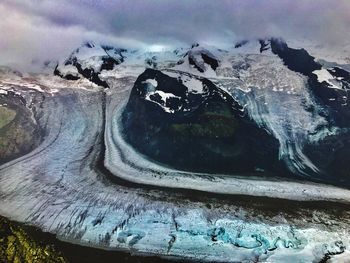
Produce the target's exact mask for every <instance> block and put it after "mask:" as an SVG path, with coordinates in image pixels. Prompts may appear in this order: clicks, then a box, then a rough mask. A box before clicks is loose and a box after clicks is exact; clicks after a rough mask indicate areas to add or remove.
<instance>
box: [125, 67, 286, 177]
mask: <svg viewBox="0 0 350 263" xmlns="http://www.w3.org/2000/svg"><path fill="white" fill-rule="evenodd" d="M166 74H167V72H164V73H162V72H160V71H156V70H151V69H147V70H146V71H145V72H144V73H143V74H142V75H140V76H139V77H138V79H137V81H136V82H135V85H134V88H133V90H132V91H131V95H130V99H129V102H128V104H127V106H126V108H125V111H124V114H123V123H124V131H125V137H126V138H127V140H128V142H129V143H130V144H131V145H133V146H135V147H136V149H138V150H139V151H140V152H141V153H143V154H146V155H147V156H150V157H151V158H153V159H155V160H157V161H159V162H162V163H164V164H167V165H170V166H174V167H176V168H178V169H185V170H192V171H202V172H203V171H204V172H242V173H253V172H255V171H256V170H257V169H260V170H270V171H275V172H276V171H277V170H278V169H281V167H279V165H278V148H279V144H278V141H277V140H275V139H274V138H272V136H270V135H268V134H267V133H266V132H265V131H264V130H260V129H259V128H258V127H257V126H256V125H254V123H253V122H251V121H250V120H248V119H247V118H245V117H243V115H242V107H241V106H240V105H239V104H238V103H237V102H236V101H235V100H234V99H233V98H232V97H231V96H229V95H228V94H226V93H225V92H223V91H222V90H220V89H218V88H217V87H216V86H215V85H214V84H213V83H212V82H211V81H209V80H208V79H205V78H196V77H195V76H191V75H189V76H186V78H190V79H191V81H196V82H197V85H199V86H201V91H200V92H198V91H196V92H195V93H194V92H193V91H191V89H190V88H191V86H189V87H187V86H185V85H189V84H186V82H185V83H183V82H182V80H181V75H179V76H178V78H176V77H175V76H174V75H172V76H173V77H169V76H168V75H166ZM168 74H170V73H168ZM172 74H174V73H172ZM175 74H176V73H175ZM152 83H153V84H152Z"/></svg>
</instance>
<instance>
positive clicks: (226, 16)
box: [0, 0, 350, 67]
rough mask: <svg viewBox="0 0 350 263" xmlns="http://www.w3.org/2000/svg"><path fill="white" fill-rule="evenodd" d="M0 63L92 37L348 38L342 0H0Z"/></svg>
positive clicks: (23, 62)
mask: <svg viewBox="0 0 350 263" xmlns="http://www.w3.org/2000/svg"><path fill="white" fill-rule="evenodd" d="M0 15H1V18H2V19H1V20H0V33H1V36H0V64H6V65H17V66H22V67H30V66H31V65H32V64H33V63H35V62H37V61H39V62H42V61H45V60H55V59H58V58H60V57H64V56H65V55H67V54H68V53H69V52H70V51H71V50H72V49H74V48H76V47H77V46H79V45H80V44H81V43H82V42H84V41H88V40H92V41H95V42H101V43H106V44H113V45H117V46H123V47H147V46H150V45H165V46H178V45H189V44H191V43H193V42H200V43H207V44H213V45H218V46H227V45H231V44H232V43H233V42H234V41H237V40H241V39H245V38H256V37H267V36H280V37H283V38H286V39H290V38H293V39H302V38H306V39H312V40H315V41H316V42H320V43H322V44H330V45H337V44H339V43H342V42H344V41H348V40H349V39H350V33H349V32H350V31H349V30H348V28H349V25H350V1H348V0H337V1H329V0H317V1H316V0H315V1H312V0H310V1H295V0H265V1H262V0H235V1H234V0H221V1H213V0H190V1H181V0H180V1H179V0H153V1H151V0H150V1H144V0H133V1H126V0H125V1H118V0H117V1H110V0H100V1H93V0H76V1H74V0H60V1H51V0H50V1H49V0H2V1H1V2H0Z"/></svg>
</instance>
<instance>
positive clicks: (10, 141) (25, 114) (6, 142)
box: [0, 92, 41, 164]
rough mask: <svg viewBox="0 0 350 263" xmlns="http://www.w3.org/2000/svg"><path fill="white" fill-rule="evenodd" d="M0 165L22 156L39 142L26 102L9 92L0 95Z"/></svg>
mask: <svg viewBox="0 0 350 263" xmlns="http://www.w3.org/2000/svg"><path fill="white" fill-rule="evenodd" d="M0 105H1V106H0V164H2V163H5V162H7V161H10V160H12V159H14V158H17V157H19V156H21V155H24V154H26V153H28V152H30V151H31V150H33V149H34V148H35V147H36V146H38V145H39V143H40V142H41V131H40V128H39V127H38V125H37V124H36V123H35V120H33V117H32V115H33V113H32V112H31V111H30V110H29V109H28V108H27V107H26V101H25V100H24V99H23V98H22V97H20V96H17V95H16V94H15V93H14V92H9V93H8V94H7V96H4V95H1V94H0Z"/></svg>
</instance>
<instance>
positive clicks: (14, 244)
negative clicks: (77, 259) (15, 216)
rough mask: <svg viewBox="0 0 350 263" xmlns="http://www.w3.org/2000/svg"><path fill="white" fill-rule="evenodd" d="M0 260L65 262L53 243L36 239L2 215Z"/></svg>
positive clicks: (41, 262)
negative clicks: (45, 242)
mask: <svg viewBox="0 0 350 263" xmlns="http://www.w3.org/2000/svg"><path fill="white" fill-rule="evenodd" d="M0 262H13V263H27V262H28V263H65V262H67V261H66V259H65V258H64V257H63V256H62V254H61V253H59V252H57V251H56V250H55V248H54V247H53V246H52V245H49V244H44V243H43V242H40V241H36V240H34V239H33V238H32V237H31V236H30V235H29V234H28V233H27V232H26V231H25V230H24V229H22V228H21V227H20V226H18V225H14V224H12V223H11V222H10V221H8V220H7V219H5V218H2V217H0Z"/></svg>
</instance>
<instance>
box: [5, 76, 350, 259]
mask: <svg viewBox="0 0 350 263" xmlns="http://www.w3.org/2000/svg"><path fill="white" fill-rule="evenodd" d="M133 81H134V79H121V80H120V84H119V86H116V87H115V89H114V90H112V91H109V92H108V94H107V96H106V98H105V94H104V92H102V91H85V90H72V89H68V88H67V89H62V90H60V92H58V93H57V94H56V95H54V96H47V97H46V99H45V100H44V102H43V104H42V108H38V111H39V112H37V116H40V117H38V120H37V121H38V123H39V124H40V125H41V127H45V129H46V130H45V137H44V141H43V143H42V144H41V145H40V146H39V147H38V148H37V149H35V150H34V151H33V152H31V153H29V154H27V155H25V156H23V157H21V158H19V159H16V160H14V161H11V162H9V163H7V164H5V165H3V166H1V167H0V198H1V202H0V214H1V215H4V216H7V217H9V218H11V219H14V220H17V221H21V222H26V223H28V224H32V225H36V226H38V227H40V228H41V229H42V230H44V231H48V232H51V233H55V234H57V235H58V236H59V237H60V238H61V239H64V240H67V241H71V242H78V243H80V244H83V245H88V246H96V247H103V248H109V249H128V250H130V249H132V250H134V251H136V252H139V253H142V252H146V253H153V254H158V255H163V256H171V257H186V258H188V259H197V260H201V261H217V262H242V261H244V260H256V261H268V262H281V259H282V258H284V259H285V258H288V259H290V260H292V262H296V261H298V262H311V261H313V260H321V259H322V258H323V257H324V256H325V255H326V254H327V253H329V252H332V253H340V252H344V246H345V247H348V246H349V245H350V244H349V243H350V242H349V241H350V240H349V239H348V238H347V237H348V236H349V233H348V232H349V228H348V225H349V223H350V222H349V218H350V217H349V216H348V215H349V209H348V207H347V205H346V206H345V207H342V208H334V207H332V205H328V204H325V205H324V207H322V208H315V209H312V210H311V209H309V208H308V206H304V205H303V204H302V203H298V204H297V205H293V202H291V203H288V202H287V201H286V202H281V204H282V205H281V206H282V207H283V205H285V206H288V207H292V209H291V210H288V209H283V208H282V209H277V210H272V211H269V212H267V211H268V209H265V208H264V205H253V204H252V203H251V201H248V202H245V201H244V198H243V199H241V197H239V196H235V197H233V198H232V199H231V198H228V197H224V198H223V199H222V198H220V199H218V197H219V196H217V197H212V198H209V197H208V198H206V197H204V195H203V194H199V195H198V196H199V197H200V199H199V200H198V197H196V193H195V192H194V193H193V194H192V195H188V193H186V192H183V191H180V192H177V191H176V190H172V191H170V190H169V189H165V188H164V189H162V188H151V189H149V188H148V187H146V186H145V187H144V186H142V185H141V184H135V185H134V184H133V183H130V185H127V184H118V183H117V182H111V181H110V177H109V176H111V175H107V174H104V173H102V172H101V171H100V170H98V169H97V167H96V163H97V161H98V156H99V154H100V151H101V140H103V139H104V140H105V142H106V153H105V155H106V159H105V162H106V165H107V168H109V169H110V170H111V171H112V172H113V174H114V175H113V176H115V177H116V178H119V176H121V177H123V178H124V179H128V178H131V177H132V176H138V177H136V179H135V180H134V181H135V182H138V180H141V181H140V182H141V183H142V178H140V176H141V175H142V172H144V175H145V177H146V178H147V175H148V174H150V175H151V174H153V180H158V179H160V184H163V185H164V186H166V183H167V182H170V183H171V181H169V180H170V179H169V178H170V177H172V176H173V175H174V176H177V175H179V176H180V177H179V176H178V177H177V179H175V180H174V181H177V180H180V183H181V178H182V179H183V180H185V181H184V182H186V180H191V181H190V182H191V183H192V184H194V186H196V185H195V184H196V183H197V184H198V185H202V186H203V185H205V184H207V183H210V182H213V183H215V182H216V183H218V185H217V189H219V187H220V186H221V187H222V185H223V184H228V182H230V180H229V179H227V180H226V179H219V178H216V177H215V178H211V177H210V178H209V177H207V176H206V175H202V176H201V175H198V174H192V175H191V174H185V173H182V172H178V171H173V170H171V169H166V168H162V169H160V168H159V165H156V164H151V163H150V162H146V161H145V160H146V159H145V158H142V156H141V157H140V156H129V154H136V153H134V152H132V151H127V152H124V150H127V148H125V147H126V145H123V143H122V141H120V140H121V139H122V138H118V133H115V134H111V131H113V130H114V131H115V129H116V128H117V124H118V122H117V119H116V118H115V116H113V114H114V113H116V110H117V112H118V109H120V107H121V105H122V103H125V100H126V99H127V97H128V94H129V91H130V88H131V87H132V83H133ZM33 96H35V94H33ZM104 115H105V117H104ZM104 120H106V123H104ZM104 127H105V134H103V133H102V131H103V130H104ZM112 135H113V136H112ZM112 138H113V140H112ZM116 149H119V152H118V151H117V150H116ZM121 150H122V151H123V152H122V155H123V156H124V161H123V159H120V156H121V154H120V151H121ZM112 158H113V159H112ZM112 160H113V162H112ZM140 160H141V161H142V162H141V163H140ZM112 164H113V166H112ZM118 168H120V170H118V171H117V170H116V169H118ZM140 168H142V170H141V173H140V170H139V169H140ZM114 169H115V170H114ZM169 175H170V176H169ZM161 178H163V179H164V180H161ZM188 178H189V179H188ZM203 180H204V181H205V183H202V182H203ZM245 183H247V184H248V188H244V185H245ZM270 184H271V182H270ZM235 185H236V186H237V188H236V190H237V189H239V188H238V186H240V185H243V188H242V189H243V190H242V192H243V191H247V190H250V191H252V192H251V193H252V194H253V193H254V191H255V190H256V191H258V190H259V187H257V186H256V184H253V183H251V184H249V183H248V181H244V180H243V179H242V180H239V179H236V180H232V182H231V186H232V187H234V186H235ZM257 185H259V184H257ZM170 186H171V185H170ZM182 186H183V187H184V186H186V185H182ZM187 186H188V185H187ZM267 186H268V183H266V184H265V185H264V184H261V185H260V188H261V189H260V193H261V194H260V195H268V193H270V192H273V191H274V190H271V188H270V189H268V187H267ZM229 187H230V185H229V186H228V187H227V189H229ZM214 188H215V187H214ZM296 188H297V187H295V188H294V190H296ZM276 189H277V187H276ZM287 189H288V188H285V191H288V190H287ZM224 190H225V189H224ZM314 190H315V191H316V194H314V195H313V194H312V192H309V195H310V197H311V199H313V198H316V196H322V195H321V194H320V191H322V192H326V194H327V188H317V187H316V188H314ZM227 191H228V190H227ZM334 192H337V191H336V190H335V189H331V190H329V191H328V194H329V195H330V196H331V199H332V198H333V199H335V200H339V199H342V200H343V201H344V202H345V201H346V198H345V197H344V196H346V195H348V193H347V192H346V191H345V194H344V195H342V194H340V193H341V192H340V190H339V191H338V193H339V195H338V196H337V194H334ZM227 193H229V192H227ZM237 193H240V192H237ZM279 194H283V191H282V192H280V193H279ZM332 194H333V197H332ZM277 195H278V193H277ZM301 196H302V195H301ZM306 196H307V195H304V196H302V198H301V199H303V198H306ZM259 202H261V203H265V202H266V204H267V205H268V204H269V203H271V202H273V201H272V200H268V199H264V198H263V199H260V200H259ZM276 202H278V201H276ZM344 253H346V252H344Z"/></svg>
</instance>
